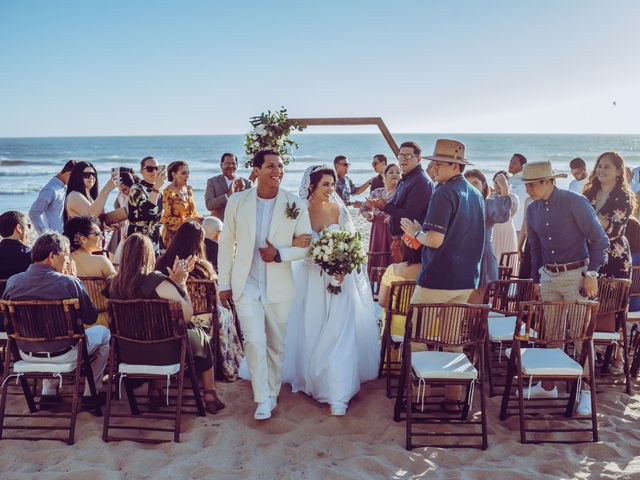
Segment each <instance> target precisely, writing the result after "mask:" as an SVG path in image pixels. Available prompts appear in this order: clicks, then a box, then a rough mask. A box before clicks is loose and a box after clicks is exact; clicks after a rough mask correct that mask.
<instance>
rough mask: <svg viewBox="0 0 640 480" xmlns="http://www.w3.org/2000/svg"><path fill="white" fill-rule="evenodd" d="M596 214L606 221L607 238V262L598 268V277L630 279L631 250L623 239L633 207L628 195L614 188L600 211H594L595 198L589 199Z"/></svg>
mask: <svg viewBox="0 0 640 480" xmlns="http://www.w3.org/2000/svg"><path fill="white" fill-rule="evenodd" d="M588 200H589V201H590V202H591V205H592V206H593V208H594V210H596V213H597V214H598V215H599V216H601V217H603V218H605V219H606V220H608V222H609V223H608V225H606V224H605V225H606V228H605V229H604V231H605V233H606V234H607V237H609V249H608V250H607V260H606V261H605V263H604V265H602V267H601V268H600V272H599V273H600V276H601V277H608V278H631V250H630V248H629V242H628V241H627V237H625V231H626V229H627V221H628V220H629V216H630V215H631V213H632V210H633V205H632V203H631V197H630V196H629V194H628V193H627V192H626V191H624V190H623V189H622V188H620V187H616V188H614V189H613V190H612V191H611V192H610V193H609V197H608V198H607V200H606V201H605V203H604V205H603V206H602V207H601V208H600V210H597V209H596V196H594V197H593V198H589V197H588Z"/></svg>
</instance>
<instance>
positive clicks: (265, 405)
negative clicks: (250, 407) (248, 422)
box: [253, 398, 272, 420]
mask: <svg viewBox="0 0 640 480" xmlns="http://www.w3.org/2000/svg"><path fill="white" fill-rule="evenodd" d="M271 405H272V403H271V399H270V398H268V399H266V400H265V401H264V402H260V403H259V404H258V407H257V408H256V413H254V414H253V418H254V419H256V420H268V419H269V418H271Z"/></svg>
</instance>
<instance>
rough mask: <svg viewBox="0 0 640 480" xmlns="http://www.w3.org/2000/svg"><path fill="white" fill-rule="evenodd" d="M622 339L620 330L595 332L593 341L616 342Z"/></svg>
mask: <svg viewBox="0 0 640 480" xmlns="http://www.w3.org/2000/svg"><path fill="white" fill-rule="evenodd" d="M618 340H620V334H619V333H618V332H593V341H594V342H596V341H601V342H615V341H618Z"/></svg>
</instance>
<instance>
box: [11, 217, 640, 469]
mask: <svg viewBox="0 0 640 480" xmlns="http://www.w3.org/2000/svg"><path fill="white" fill-rule="evenodd" d="M362 226H363V224H361V225H360V227H361V228H362ZM218 388H219V390H220V392H221V397H222V399H223V400H224V401H225V402H226V404H227V408H225V409H224V410H222V411H221V412H219V413H218V414H217V415H215V416H214V415H208V416H207V417H206V418H202V417H195V416H192V415H185V416H184V417H183V426H182V436H181V441H180V443H166V444H161V445H145V444H139V443H135V442H129V441H126V442H110V443H104V442H103V441H102V439H101V435H102V419H101V418H96V417H94V416H92V415H91V414H89V413H87V412H83V413H81V414H80V415H79V417H78V424H77V428H76V443H75V445H73V446H67V445H66V444H65V443H63V442H55V441H37V442H33V441H16V440H2V441H0V478H2V479H34V478H36V479H62V478H73V479H77V480H80V479H89V480H99V479H120V478H141V479H144V478H152V479H165V478H166V479H169V478H170V479H179V478H186V479H243V478H249V479H253V478H256V479H316V478H317V479H377V478H388V479H418V478H428V479H439V478H446V479H491V480H500V479H530V478H535V479H536V480H538V479H557V478H640V428H639V425H640V423H639V422H640V394H638V393H636V394H635V395H633V396H628V395H626V394H625V393H624V392H623V389H622V388H620V387H616V388H613V387H602V388H603V392H602V393H600V394H599V396H598V417H599V426H600V442H598V443H595V444H594V443H583V444H577V445H555V444H543V445H522V444H521V443H520V441H519V430H518V421H517V418H516V417H510V418H509V419H508V420H507V421H505V422H501V421H500V420H499V418H498V412H499V407H500V397H493V398H491V399H489V400H488V417H487V418H488V425H489V448H488V450H486V451H481V450H473V449H439V448H420V449H415V450H413V451H411V452H409V451H407V450H405V448H404V442H405V436H404V435H405V429H404V423H395V422H394V421H393V419H392V412H393V400H390V399H387V398H386V396H385V391H384V380H375V381H372V382H368V383H366V384H364V385H363V386H362V389H361V391H360V392H359V393H358V394H357V395H356V397H354V398H353V399H352V401H351V402H350V405H349V409H348V412H347V415H346V416H344V417H331V416H330V415H329V407H328V406H327V405H322V404H319V403H317V402H315V401H314V400H313V399H311V398H309V397H307V396H305V395H304V394H302V393H296V394H292V393H291V391H290V388H289V386H286V385H285V386H283V390H282V393H281V395H280V397H279V405H278V408H277V409H276V411H275V412H274V416H273V417H272V418H271V419H270V420H268V421H264V422H257V421H255V420H253V411H254V408H255V404H254V403H253V402H252V400H251V388H250V384H249V383H248V382H246V381H243V380H240V381H237V382H234V383H222V382H221V383H219V384H218ZM634 389H635V391H636V392H639V391H640V384H638V383H637V382H636V383H635V384H634ZM475 399H476V402H475V403H476V405H477V399H478V396H477V393H476V396H475ZM126 405H127V404H126V400H125V399H122V400H120V401H117V402H116V408H117V409H119V410H123V409H125V408H126ZM9 408H12V409H15V408H23V409H25V410H26V406H24V400H23V399H22V398H21V397H19V396H14V397H11V398H10V401H9Z"/></svg>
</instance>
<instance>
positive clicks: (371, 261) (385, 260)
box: [367, 252, 391, 273]
mask: <svg viewBox="0 0 640 480" xmlns="http://www.w3.org/2000/svg"><path fill="white" fill-rule="evenodd" d="M390 264H391V252H367V273H369V272H371V269H372V268H375V267H383V268H387V267H388V266H389V265H390Z"/></svg>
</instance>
